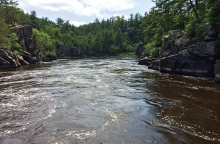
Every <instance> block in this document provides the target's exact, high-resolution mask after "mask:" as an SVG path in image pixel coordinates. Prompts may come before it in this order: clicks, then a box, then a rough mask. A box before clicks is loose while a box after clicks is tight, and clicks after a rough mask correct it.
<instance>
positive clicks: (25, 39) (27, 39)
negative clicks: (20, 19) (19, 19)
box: [16, 25, 35, 54]
mask: <svg viewBox="0 0 220 144" xmlns="http://www.w3.org/2000/svg"><path fill="white" fill-rule="evenodd" d="M16 27H17V28H18V36H19V42H20V45H21V47H22V49H23V51H26V52H28V53H30V54H34V53H35V49H34V47H33V46H32V47H31V43H32V40H31V38H32V34H33V31H32V27H31V26H22V25H16Z"/></svg>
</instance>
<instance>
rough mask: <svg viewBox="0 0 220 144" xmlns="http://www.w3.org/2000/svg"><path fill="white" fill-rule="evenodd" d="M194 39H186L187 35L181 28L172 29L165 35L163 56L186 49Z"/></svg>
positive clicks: (162, 49) (162, 48)
mask: <svg viewBox="0 0 220 144" xmlns="http://www.w3.org/2000/svg"><path fill="white" fill-rule="evenodd" d="M191 43H192V41H190V40H187V39H186V35H185V34H184V33H182V32H181V31H180V30H171V31H169V32H168V35H167V36H165V37H164V44H163V45H162V47H161V51H160V52H161V56H162V57H167V56H170V55H175V54H178V53H179V52H180V51H181V50H183V49H186V46H187V45H190V44H191Z"/></svg>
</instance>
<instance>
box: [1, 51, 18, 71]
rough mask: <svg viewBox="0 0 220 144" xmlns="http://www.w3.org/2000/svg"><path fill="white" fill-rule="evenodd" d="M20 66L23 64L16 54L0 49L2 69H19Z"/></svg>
mask: <svg viewBox="0 0 220 144" xmlns="http://www.w3.org/2000/svg"><path fill="white" fill-rule="evenodd" d="M19 66H21V64H20V62H19V60H18V57H17V56H16V55H15V54H14V53H12V52H8V51H5V50H3V49H0V69H8V68H17V67H19Z"/></svg>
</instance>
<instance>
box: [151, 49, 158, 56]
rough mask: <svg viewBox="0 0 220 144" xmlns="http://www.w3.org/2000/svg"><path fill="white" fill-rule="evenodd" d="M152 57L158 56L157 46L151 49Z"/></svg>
mask: <svg viewBox="0 0 220 144" xmlns="http://www.w3.org/2000/svg"><path fill="white" fill-rule="evenodd" d="M151 53H152V57H160V49H159V48H153V49H152V50H151Z"/></svg>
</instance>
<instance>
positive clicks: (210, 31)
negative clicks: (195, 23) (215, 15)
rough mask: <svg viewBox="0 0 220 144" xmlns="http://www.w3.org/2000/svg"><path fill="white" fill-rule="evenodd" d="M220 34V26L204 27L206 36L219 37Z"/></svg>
mask: <svg viewBox="0 0 220 144" xmlns="http://www.w3.org/2000/svg"><path fill="white" fill-rule="evenodd" d="M218 33H219V30H218V26H217V25H215V26H211V25H208V24H206V25H205V26H204V36H207V35H209V36H210V37H217V36H218Z"/></svg>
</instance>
